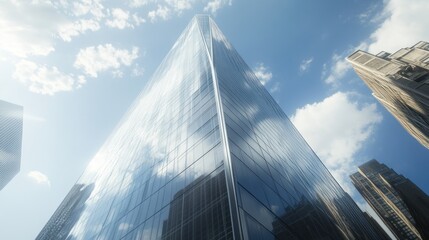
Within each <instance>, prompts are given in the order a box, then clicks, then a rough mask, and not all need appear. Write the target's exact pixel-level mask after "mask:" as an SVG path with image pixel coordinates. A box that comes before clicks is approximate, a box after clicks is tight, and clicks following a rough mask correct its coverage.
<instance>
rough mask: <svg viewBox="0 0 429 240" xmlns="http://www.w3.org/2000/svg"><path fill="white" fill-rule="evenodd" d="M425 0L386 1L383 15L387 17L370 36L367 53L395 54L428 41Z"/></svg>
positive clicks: (426, 5) (427, 9)
mask: <svg viewBox="0 0 429 240" xmlns="http://www.w3.org/2000/svg"><path fill="white" fill-rule="evenodd" d="M428 12H429V2H428V1H427V0H388V1H385V6H384V10H383V14H385V15H387V16H388V17H387V18H386V19H385V20H384V21H383V22H382V23H381V24H380V26H379V28H378V29H377V30H375V31H374V33H372V34H371V37H370V44H369V51H370V52H371V53H374V54H376V53H378V52H380V51H387V52H391V53H393V52H396V51H397V50H399V49H400V48H404V47H408V46H412V45H414V44H415V43H417V42H418V41H422V40H426V41H428V40H429V31H428V26H429V18H428V17H427V13H428Z"/></svg>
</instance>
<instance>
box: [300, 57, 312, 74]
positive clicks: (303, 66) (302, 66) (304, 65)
mask: <svg viewBox="0 0 429 240" xmlns="http://www.w3.org/2000/svg"><path fill="white" fill-rule="evenodd" d="M313 60H314V58H313V57H310V58H309V59H304V60H303V61H302V62H301V64H300V65H299V71H300V72H305V71H307V70H308V69H309V68H310V66H311V63H312V62H313Z"/></svg>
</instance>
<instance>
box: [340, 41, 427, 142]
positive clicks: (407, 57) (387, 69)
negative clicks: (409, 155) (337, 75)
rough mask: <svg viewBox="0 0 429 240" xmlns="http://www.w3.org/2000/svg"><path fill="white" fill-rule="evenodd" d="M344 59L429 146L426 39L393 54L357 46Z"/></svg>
mask: <svg viewBox="0 0 429 240" xmlns="http://www.w3.org/2000/svg"><path fill="white" fill-rule="evenodd" d="M347 60H348V61H349V62H350V63H351V64H352V66H353V68H354V69H355V71H356V73H357V74H358V75H359V77H360V78H362V80H363V81H364V82H365V83H366V85H368V87H369V88H370V89H371V90H372V91H373V95H374V97H375V98H377V99H378V100H379V101H380V103H381V104H383V106H384V107H385V108H386V109H387V110H388V111H389V112H390V113H391V114H392V115H393V116H395V118H396V119H397V120H398V121H399V122H400V123H401V124H402V126H403V127H404V128H405V129H406V130H407V131H408V132H409V133H410V134H411V135H412V136H413V137H414V138H415V139H417V140H418V141H419V142H420V143H421V144H422V145H423V146H425V147H426V148H429V43H427V42H419V43H417V44H416V45H414V46H413V47H409V48H402V49H400V50H399V51H397V52H396V53H394V54H389V53H386V52H381V53H379V54H377V55H372V54H370V53H367V52H364V51H360V50H358V51H356V52H354V53H353V54H352V55H350V56H349V57H348V58H347Z"/></svg>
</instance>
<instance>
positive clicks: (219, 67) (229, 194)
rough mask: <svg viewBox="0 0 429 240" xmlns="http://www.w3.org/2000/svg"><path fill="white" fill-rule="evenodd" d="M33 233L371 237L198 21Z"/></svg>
mask: <svg viewBox="0 0 429 240" xmlns="http://www.w3.org/2000/svg"><path fill="white" fill-rule="evenodd" d="M37 239H206V240H218V239H267V240H269V239H379V236H377V234H376V233H375V231H374V230H373V228H372V226H371V225H370V224H369V223H368V221H367V220H366V218H365V217H364V215H363V214H362V212H361V211H360V209H359V208H358V207H357V205H356V204H355V203H354V202H353V200H352V199H351V198H350V197H349V196H348V194H346V193H345V192H344V190H343V189H342V188H341V187H340V186H339V185H338V183H337V182H336V181H335V180H334V178H333V177H332V176H331V175H330V173H329V172H328V170H327V169H326V168H325V166H324V165H323V164H322V162H321V161H320V160H319V158H318V157H317V156H316V155H315V154H314V152H313V151H312V149H311V148H310V147H309V146H308V144H307V143H306V142H305V140H304V139H303V138H302V136H301V135H300V134H299V132H298V131H297V130H296V128H295V127H294V126H293V125H292V123H291V122H290V121H289V119H288V117H287V116H286V115H285V114H284V112H283V111H282V109H281V108H280V107H279V105H278V104H277V103H276V101H275V100H274V99H273V98H272V97H271V96H270V94H269V93H268V92H267V91H266V90H265V88H264V87H263V85H262V84H261V83H260V81H259V80H258V78H257V77H256V76H255V74H254V73H253V72H252V70H251V69H250V68H249V67H248V65H247V64H246V63H245V62H244V61H243V59H242V58H241V57H240V56H239V54H238V53H237V52H236V51H235V49H234V48H233V47H232V45H231V44H230V43H229V42H228V40H227V39H226V38H225V36H224V35H223V34H222V33H221V31H220V30H219V28H218V27H217V26H216V24H215V23H214V22H213V20H212V19H210V18H209V17H208V16H204V15H199V16H196V17H195V18H194V19H193V20H192V21H191V22H190V23H189V25H188V26H187V28H186V29H185V31H184V32H183V33H182V34H181V36H180V37H179V39H178V40H177V42H176V43H175V44H174V46H173V48H172V49H171V51H170V52H169V53H168V55H167V56H166V58H165V59H164V60H163V62H162V63H161V65H160V66H159V68H158V69H157V70H156V72H155V73H154V75H153V76H152V79H151V80H150V82H149V84H148V85H147V87H146V88H145V89H144V90H143V91H142V93H141V94H140V95H139V96H138V98H137V99H136V101H135V103H134V104H133V105H132V106H131V108H130V109H129V111H128V113H127V114H126V115H125V116H124V118H123V120H122V121H121V122H120V124H119V125H118V127H117V128H116V129H115V131H114V132H113V133H112V135H111V136H110V137H109V139H108V140H107V141H106V143H105V144H104V145H103V146H102V148H101V149H100V150H99V152H98V153H97V154H96V156H95V157H94V158H93V159H92V160H91V162H90V163H89V165H88V167H87V168H86V170H85V172H84V174H83V175H82V176H81V178H80V179H79V180H78V182H77V183H76V186H75V187H73V189H72V190H71V191H70V193H69V194H68V196H67V197H66V199H65V200H64V201H63V203H62V204H61V205H60V207H59V208H58V209H57V211H56V212H55V213H54V215H53V216H52V217H51V219H50V220H49V221H48V223H47V224H46V226H45V227H44V228H43V229H42V231H41V232H40V234H39V236H38V237H37Z"/></svg>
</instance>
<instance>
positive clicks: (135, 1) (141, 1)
mask: <svg viewBox="0 0 429 240" xmlns="http://www.w3.org/2000/svg"><path fill="white" fill-rule="evenodd" d="M155 1H156V0H130V1H129V2H130V3H129V5H130V7H141V6H145V5H147V4H149V3H151V2H155Z"/></svg>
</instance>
